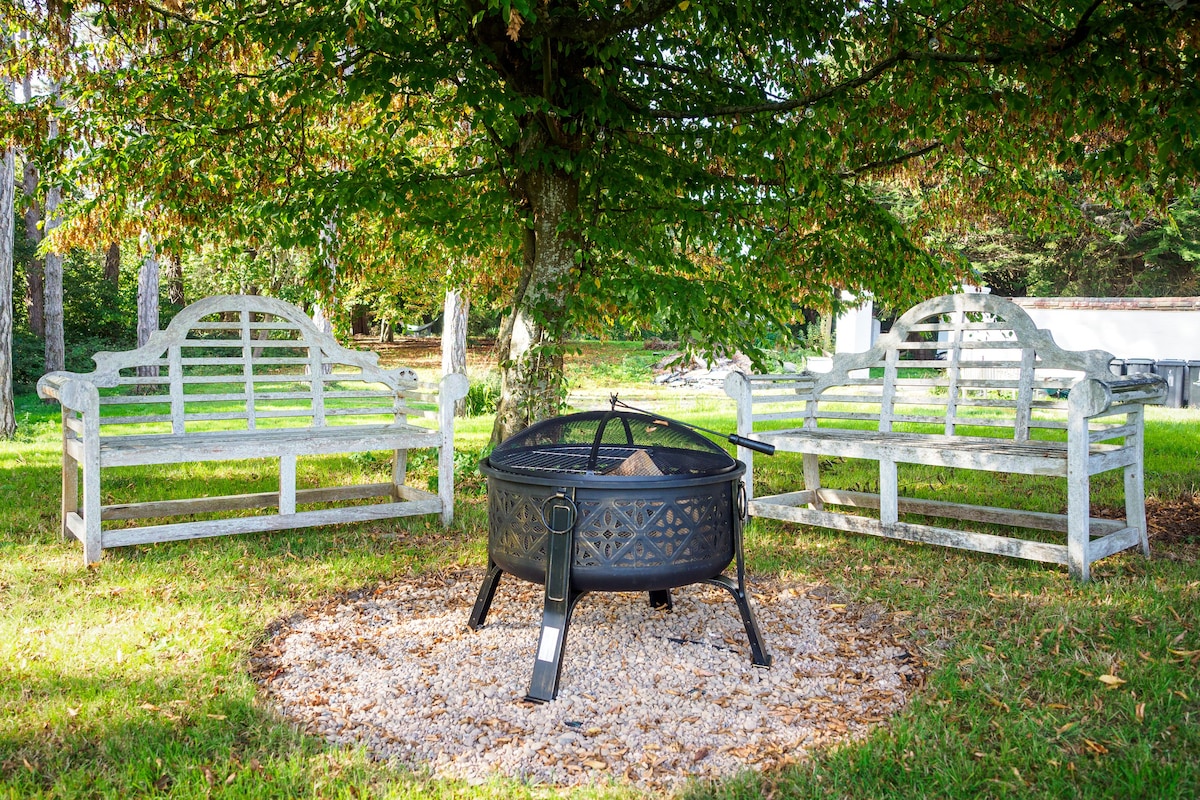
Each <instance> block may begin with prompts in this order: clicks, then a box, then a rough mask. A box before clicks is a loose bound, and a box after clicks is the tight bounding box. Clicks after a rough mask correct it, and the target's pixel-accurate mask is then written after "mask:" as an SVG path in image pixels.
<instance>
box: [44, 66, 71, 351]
mask: <svg viewBox="0 0 1200 800" xmlns="http://www.w3.org/2000/svg"><path fill="white" fill-rule="evenodd" d="M54 93H55V95H57V94H58V89H57V87H56V88H55V89H54ZM47 138H48V139H49V140H50V141H53V140H54V139H57V138H58V121H57V120H56V119H55V118H54V117H53V116H51V117H50V127H49V133H48V135H47ZM61 197H62V188H61V187H60V186H59V185H58V184H57V183H56V184H54V185H53V186H51V187H50V188H49V189H48V190H47V191H46V214H45V222H44V223H43V228H44V230H45V233H46V235H47V236H48V235H49V234H50V232H51V231H53V230H54V229H55V228H57V227H58V225H59V222H60V220H59V218H58V203H59V200H60V199H61ZM45 270H46V276H45V278H46V282H45V285H44V287H43V293H42V296H43V297H44V298H45V336H46V350H45V353H46V372H54V371H55V370H60V369H63V368H64V367H65V366H66V341H65V338H64V334H63V258H62V254H61V253H56V252H53V251H51V252H49V253H47V254H46V263H45Z"/></svg>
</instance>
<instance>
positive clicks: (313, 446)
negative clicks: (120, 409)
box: [100, 424, 440, 466]
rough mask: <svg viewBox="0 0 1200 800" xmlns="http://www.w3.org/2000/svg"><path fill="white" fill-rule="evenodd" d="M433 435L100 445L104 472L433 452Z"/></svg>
mask: <svg viewBox="0 0 1200 800" xmlns="http://www.w3.org/2000/svg"><path fill="white" fill-rule="evenodd" d="M439 442H440V439H439V437H438V432H437V431H435V430H432V429H430V428H421V427H418V426H416V425H403V424H396V425H346V426H327V427H324V428H320V429H313V428H309V427H303V428H258V429H256V430H254V431H253V435H252V436H249V435H247V432H246V431H245V430H237V431H201V432H194V433H185V434H130V435H128V436H112V437H109V438H107V439H103V440H101V442H100V460H101V463H102V464H103V465H104V466H133V465H145V464H180V463H186V462H190V461H232V460H238V459H246V458H270V457H273V456H279V455H280V454H284V453H287V454H292V455H298V456H305V455H331V454H336V453H353V452H367V451H372V450H402V449H408V448H417V447H436V446H438V444H439Z"/></svg>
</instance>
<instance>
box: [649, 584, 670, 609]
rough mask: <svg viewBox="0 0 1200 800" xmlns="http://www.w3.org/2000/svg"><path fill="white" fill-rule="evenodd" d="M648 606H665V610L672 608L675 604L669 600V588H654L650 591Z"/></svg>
mask: <svg viewBox="0 0 1200 800" xmlns="http://www.w3.org/2000/svg"><path fill="white" fill-rule="evenodd" d="M650 607H651V608H665V609H666V610H667V611H670V610H671V609H673V608H674V607H675V604H674V603H673V602H671V590H670V589H655V590H654V591H652V592H650Z"/></svg>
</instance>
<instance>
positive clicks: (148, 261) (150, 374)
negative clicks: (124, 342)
mask: <svg viewBox="0 0 1200 800" xmlns="http://www.w3.org/2000/svg"><path fill="white" fill-rule="evenodd" d="M143 244H144V246H145V248H146V254H145V256H143V257H142V266H141V268H140V269H139V270H138V291H137V307H138V324H137V343H138V347H141V346H142V345H144V344H145V343H146V342H147V341H149V339H150V336H151V334H153V333H155V332H156V331H157V330H158V294H159V287H158V283H159V280H158V279H159V265H158V256H157V255H156V254H155V251H154V243H153V242H150V241H149V237H147V236H143ZM138 375H139V376H140V377H144V378H154V377H158V367H154V366H149V367H138ZM146 388H147V389H149V388H150V387H149V386H147V387H146Z"/></svg>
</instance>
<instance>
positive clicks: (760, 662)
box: [704, 575, 772, 667]
mask: <svg viewBox="0 0 1200 800" xmlns="http://www.w3.org/2000/svg"><path fill="white" fill-rule="evenodd" d="M704 582H705V583H711V584H712V585H713V586H720V587H722V588H724V589H726V590H728V591H729V593H730V594H731V595H733V599H734V600H736V601H737V606H738V611H740V612H741V614H742V624H743V625H745V626H746V638H747V639H749V640H750V660H751V661H753V662H754V665H755V666H756V667H769V666H771V660H772V659H771V654H770V653H768V652H767V650H766V648H765V647H763V643H762V634H761V633H759V632H758V620H757V619H755V618H754V609H752V608H751V607H750V597H749V595H747V594H746V587H745V586H744V585H739V584H738V583H735V582H734V580H733V578H730V577H729V576H728V575H718V576H717V577H715V578H709V579H708V580H706V581H704Z"/></svg>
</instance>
